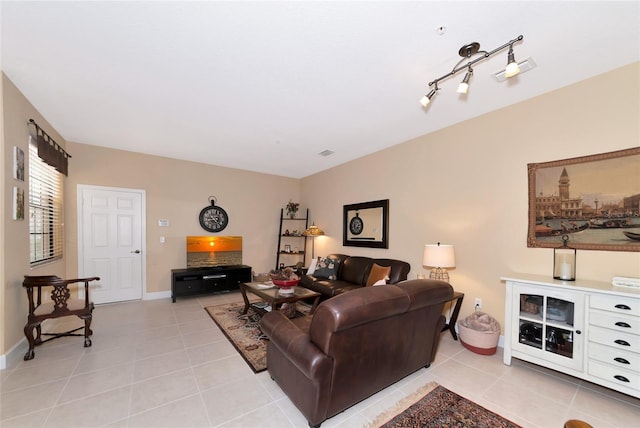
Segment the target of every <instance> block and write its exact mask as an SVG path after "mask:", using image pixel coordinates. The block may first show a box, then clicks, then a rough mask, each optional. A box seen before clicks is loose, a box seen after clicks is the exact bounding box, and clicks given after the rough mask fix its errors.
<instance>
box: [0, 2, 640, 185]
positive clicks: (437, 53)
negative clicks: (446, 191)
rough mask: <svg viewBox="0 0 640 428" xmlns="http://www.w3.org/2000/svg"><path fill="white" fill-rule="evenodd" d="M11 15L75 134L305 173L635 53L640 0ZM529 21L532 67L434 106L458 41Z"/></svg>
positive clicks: (26, 84)
mask: <svg viewBox="0 0 640 428" xmlns="http://www.w3.org/2000/svg"><path fill="white" fill-rule="evenodd" d="M0 14H1V24H2V28H1V36H2V46H1V48H2V52H1V54H2V55H1V60H2V69H3V71H4V72H5V73H6V75H7V76H8V77H9V78H10V79H11V80H12V81H13V82H14V84H15V85H16V86H17V87H18V88H19V89H20V91H21V92H22V93H23V94H24V95H25V96H26V97H27V98H28V99H29V101H31V103H32V104H33V105H34V106H35V107H36V108H37V109H38V110H39V111H40V113H42V115H43V116H44V117H45V118H46V119H47V120H48V121H49V122H50V123H51V125H52V126H53V127H54V128H55V129H56V130H57V131H58V132H59V133H60V134H61V135H62V136H63V137H64V138H65V139H66V140H68V141H73V142H78V143H83V144H93V145H98V146H106V147H113V148H117V149H124V150H131V151H135V152H141V153H149V154H155V155H160V156H166V157H171V158H177V159H184V160H191V161H196V162H204V163H209V164H213V165H222V166H228V167H233V168H240V169H245V170H251V171H257V172H264V173H271V174H277V175H283V176H288V177H295V178H301V177H305V176H308V175H311V174H313V173H316V172H319V171H322V170H325V169H328V168H331V167H333V166H336V165H339V164H342V163H345V162H347V161H349V160H352V159H356V158H359V157H362V156H365V155H367V154H369V153H372V152H375V151H378V150H381V149H383V148H385V147H389V146H393V145H395V144H399V143H402V142H405V141H407V140H409V139H412V138H414V137H417V136H420V135H423V134H427V133H430V132H433V131H435V130H438V129H440V128H443V127H446V126H449V125H452V124H455V123H458V122H460V121H463V120H467V119H470V118H472V117H475V116H478V115H481V114H484V113H487V112H490V111H493V110H496V109H500V108H503V107H506V106H508V105H511V104H514V103H517V102H520V101H523V100H526V99H528V98H532V97H535V96H537V95H540V94H543V93H545V92H549V91H552V90H555V89H558V88H560V87H563V86H566V85H569V84H571V83H574V82H577V81H580V80H584V79H586V78H589V77H592V76H595V75H598V74H601V73H603V72H606V71H609V70H612V69H614V68H618V67H621V66H623V65H626V64H629V63H632V62H635V61H639V60H640V35H639V28H640V2H638V1H623V2H610V1H598V2H585V1H578V2H569V1H526V2H520V1H504V2H489V1H474V2H458V1H422V2H419V1H414V2H397V1H386V2H385V1H382V2H381V1H378V2H368V1H353V2H343V1H333V2H328V1H327V2H324V1H323V2H311V1H310V2H213V1H208V2H207V1H205V2H183V1H174V2H128V1H125V2H93V1H91V2H80V1H78V2H58V1H45V2H26V1H20V2H11V1H4V0H3V1H2V3H1V6H0ZM440 26H444V27H446V32H445V33H444V34H443V35H439V34H438V32H437V28H438V27H440ZM520 34H522V35H523V36H524V40H523V41H521V42H518V43H517V44H516V45H515V46H514V50H515V54H516V59H517V60H519V61H522V60H523V59H525V58H526V57H532V58H533V59H534V61H535V62H536V63H537V67H536V68H534V69H533V70H531V71H529V72H527V73H526V74H521V75H520V76H517V77H516V78H514V79H510V80H508V81H506V82H502V83H498V82H496V81H495V80H494V79H493V78H492V77H491V74H492V73H494V72H497V71H499V70H500V69H501V68H503V67H504V65H505V63H506V56H507V55H506V51H504V52H501V53H499V54H496V55H494V56H492V57H491V58H489V59H488V60H487V61H485V62H483V63H479V64H477V65H476V66H475V67H474V71H475V73H474V77H473V78H472V80H471V83H470V89H469V94H468V96H467V97H466V98H464V97H463V96H461V95H459V94H457V93H456V91H455V90H456V87H457V84H458V82H459V81H460V80H461V79H462V77H463V74H460V75H458V76H456V77H453V78H451V79H450V80H448V81H445V82H443V83H442V84H441V85H440V88H441V90H440V92H439V93H438V95H437V96H436V97H435V98H434V100H433V102H432V103H431V105H430V106H429V107H428V108H427V109H423V108H422V107H421V105H420V104H419V102H418V101H419V99H420V98H421V97H422V95H424V94H425V93H426V92H427V91H428V89H429V88H428V86H427V84H428V82H429V81H431V80H433V79H434V78H436V77H439V76H441V75H443V74H446V73H448V72H449V71H451V69H452V68H453V67H454V65H455V64H456V63H457V62H458V60H459V59H460V57H459V56H458V50H459V48H460V47H461V46H462V45H464V44H467V43H469V42H473V41H477V42H479V43H480V44H481V49H483V50H487V51H490V50H493V49H494V48H496V47H498V46H500V45H502V44H504V43H507V42H508V41H509V40H511V39H514V38H516V37H517V36H518V35H520ZM593 94H594V100H595V99H596V97H597V96H598V88H593ZM470 138H471V137H470ZM323 150H332V151H334V152H335V153H334V154H333V155H331V156H328V157H322V156H319V155H318V153H319V152H322V151H323ZM71 154H72V155H73V153H71Z"/></svg>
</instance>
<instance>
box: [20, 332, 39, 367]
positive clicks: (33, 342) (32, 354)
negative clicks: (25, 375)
mask: <svg viewBox="0 0 640 428" xmlns="http://www.w3.org/2000/svg"><path fill="white" fill-rule="evenodd" d="M34 328H38V329H40V323H38V324H36V325H34V324H30V323H27V325H25V326H24V335H25V336H26V338H27V342H29V350H28V351H27V353H26V354H24V360H25V361H28V360H32V359H33V357H35V356H36V353H35V351H34V348H35V347H36V340H35V338H34V337H33V329H34ZM38 338H40V331H38Z"/></svg>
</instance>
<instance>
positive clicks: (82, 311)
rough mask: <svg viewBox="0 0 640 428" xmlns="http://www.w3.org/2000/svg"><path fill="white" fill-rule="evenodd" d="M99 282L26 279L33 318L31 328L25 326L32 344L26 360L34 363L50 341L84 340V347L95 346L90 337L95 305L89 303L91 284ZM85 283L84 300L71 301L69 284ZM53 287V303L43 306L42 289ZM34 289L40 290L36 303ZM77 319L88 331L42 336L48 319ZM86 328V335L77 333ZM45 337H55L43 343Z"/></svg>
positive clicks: (49, 278) (29, 321)
mask: <svg viewBox="0 0 640 428" xmlns="http://www.w3.org/2000/svg"><path fill="white" fill-rule="evenodd" d="M96 280H97V281H99V280H100V278H98V277H92V278H79V279H67V280H64V279H62V278H60V277H58V276H55V275H49V276H27V275H25V277H24V281H23V283H22V286H23V287H25V288H26V289H27V298H28V299H29V316H28V317H27V324H26V325H25V326H24V335H25V336H26V337H27V340H28V341H29V350H28V351H27V353H26V354H25V355H24V359H25V361H26V360H31V359H32V358H33V357H35V352H34V348H35V347H36V346H37V345H40V344H42V343H44V342H48V341H49V340H53V339H57V338H59V337H64V336H84V346H85V348H86V347H89V346H91V339H90V338H89V336H91V335H92V334H93V332H92V331H91V328H90V326H91V317H92V312H93V302H91V301H89V283H90V282H91V281H96ZM79 282H84V300H80V299H74V298H71V292H70V291H69V284H75V283H79ZM43 287H53V290H52V291H51V302H45V303H43V302H42V288H43ZM34 289H35V290H36V300H35V301H34ZM71 315H75V316H77V317H78V318H80V319H82V320H84V327H78V328H76V329H73V330H69V331H66V332H63V333H42V326H41V324H42V322H43V321H44V320H47V319H52V318H60V317H66V316H71ZM82 328H84V334H78V333H75V332H76V331H78V330H80V329H82ZM34 329H35V330H36V333H37V334H36V337H33V330H34ZM42 336H53V337H51V338H49V339H46V340H42Z"/></svg>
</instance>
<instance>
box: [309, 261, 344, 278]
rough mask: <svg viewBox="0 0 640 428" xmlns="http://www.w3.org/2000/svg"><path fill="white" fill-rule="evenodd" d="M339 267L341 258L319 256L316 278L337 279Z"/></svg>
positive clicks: (314, 274)
mask: <svg viewBox="0 0 640 428" xmlns="http://www.w3.org/2000/svg"><path fill="white" fill-rule="evenodd" d="M339 267H340V260H338V259H329V258H325V257H318V263H316V270H315V272H314V273H313V276H315V277H316V278H326V279H337V278H338V268H339Z"/></svg>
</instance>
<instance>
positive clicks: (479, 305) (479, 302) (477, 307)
mask: <svg viewBox="0 0 640 428" xmlns="http://www.w3.org/2000/svg"><path fill="white" fill-rule="evenodd" d="M473 308H474V309H475V310H476V311H479V310H480V309H482V299H481V298H479V297H476V303H475V305H474V307H473Z"/></svg>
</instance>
